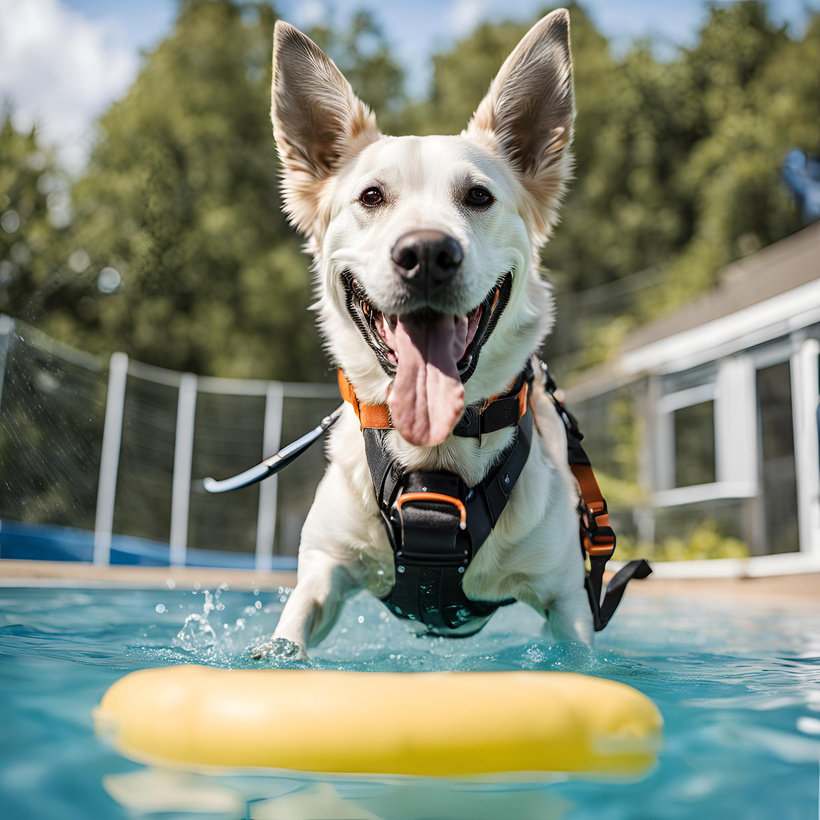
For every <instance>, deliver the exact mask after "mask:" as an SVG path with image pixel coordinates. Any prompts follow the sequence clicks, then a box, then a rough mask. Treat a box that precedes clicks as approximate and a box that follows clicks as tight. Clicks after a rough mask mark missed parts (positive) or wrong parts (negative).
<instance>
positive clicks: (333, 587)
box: [251, 554, 362, 660]
mask: <svg viewBox="0 0 820 820" xmlns="http://www.w3.org/2000/svg"><path fill="white" fill-rule="evenodd" d="M313 557H314V559H315V560H313V561H311V562H310V564H309V566H308V567H307V568H305V569H302V568H301V567H300V570H299V582H298V584H297V585H296V587H295V589H294V590H293V592H292V593H291V595H290V598H289V599H288V601H287V603H286V604H285V608H284V610H283V611H282V615H281V617H280V618H279V623H278V624H277V626H276V629H275V630H274V633H273V637H272V638H271V639H270V640H269V641H264V642H262V643H260V644H258V645H255V646H253V647H252V648H251V655H252V657H253V658H255V659H257V660H258V659H260V658H264V657H268V656H271V655H276V656H279V657H295V658H297V659H300V660H304V659H306V658H307V652H306V647H308V646H309V645H315V644H317V643H319V642H320V641H321V640H322V639H323V638H324V637H325V636H326V635H327V634H328V632H330V630H331V629H332V628H333V625H334V624H335V623H336V620H337V619H338V617H339V613H340V612H341V610H342V604H343V603H344V602H345V600H346V599H347V598H348V597H349V595H350V594H351V593H352V592H354V591H356V590H358V589H361V587H362V583H361V582H360V581H357V580H356V579H355V578H354V577H353V576H352V575H351V573H350V571H349V569H348V568H347V567H345V566H344V565H342V564H340V563H338V562H336V561H335V560H334V559H333V557H332V556H329V555H320V554H316V555H315V556H313ZM303 561H304V557H303V558H301V559H300V563H302V562H303Z"/></svg>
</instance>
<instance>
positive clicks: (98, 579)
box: [0, 559, 820, 612]
mask: <svg viewBox="0 0 820 820" xmlns="http://www.w3.org/2000/svg"><path fill="white" fill-rule="evenodd" d="M222 583H225V584H227V585H228V586H229V587H230V588H231V589H235V590H240V591H241V590H249V591H250V590H253V589H260V590H276V589H278V588H279V587H293V586H294V585H295V584H296V573H295V572H263V571H255V570H235V569H234V570H231V569H214V568H201V567H134V566H96V565H94V564H86V563H80V562H59V561H17V560H9V559H4V560H0V587H26V586H31V587H66V586H69V587H106V588H111V587H115V588H116V587H121V588H123V589H133V588H160V587H164V588H169V587H170V588H174V589H194V588H204V589H213V588H214V587H217V586H218V585H219V584H222ZM197 585H199V586H197ZM628 594H629V596H630V597H647V598H703V599H711V600H726V599H729V600H733V601H737V602H739V603H740V602H745V603H750V602H755V603H756V604H758V605H760V606H764V607H765V608H767V609H769V608H775V609H783V608H785V609H789V610H803V611H816V612H820V573H816V572H813V573H803V574H800V575H776V576H769V577H764V578H710V579H692V580H690V579H670V578H652V577H650V578H647V579H646V580H645V581H639V582H634V583H632V584H630V587H629V593H628Z"/></svg>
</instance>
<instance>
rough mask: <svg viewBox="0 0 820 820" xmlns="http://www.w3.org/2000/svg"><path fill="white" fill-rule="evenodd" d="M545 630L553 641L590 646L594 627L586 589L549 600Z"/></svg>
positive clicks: (546, 609)
mask: <svg viewBox="0 0 820 820" xmlns="http://www.w3.org/2000/svg"><path fill="white" fill-rule="evenodd" d="M545 615H546V618H547V623H546V624H545V626H546V630H545V631H546V632H548V633H549V634H551V636H552V639H553V640H555V641H572V642H574V643H583V644H587V645H588V646H592V643H593V639H594V636H595V629H594V627H593V624H592V613H591V612H590V609H589V601H588V600H587V595H586V590H585V589H583V588H582V589H581V590H580V591H579V592H576V593H573V594H571V595H565V596H563V597H562V598H557V599H554V600H552V601H550V603H549V606H548V607H545Z"/></svg>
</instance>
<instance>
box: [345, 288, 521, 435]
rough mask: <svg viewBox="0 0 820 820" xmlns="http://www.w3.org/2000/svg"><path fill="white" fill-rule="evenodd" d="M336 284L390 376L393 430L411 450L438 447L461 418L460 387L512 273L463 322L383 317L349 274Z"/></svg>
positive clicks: (418, 315) (421, 314)
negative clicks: (342, 287) (415, 445)
mask: <svg viewBox="0 0 820 820" xmlns="http://www.w3.org/2000/svg"><path fill="white" fill-rule="evenodd" d="M342 281H343V283H344V288H345V293H346V298H347V309H348V311H349V313H350V315H351V317H352V318H353V321H354V322H355V323H356V325H357V327H358V328H359V330H360V331H361V333H362V335H363V336H364V339H365V341H366V342H367V343H368V344H369V345H370V347H371V348H372V349H373V351H374V352H375V353H376V357H377V358H378V360H379V364H380V365H381V367H382V368H383V369H384V371H385V372H386V373H387V374H388V375H391V376H395V379H394V382H393V385H392V387H391V390H390V399H389V406H390V413H391V417H392V419H393V423H394V425H395V426H396V428H397V429H398V430H399V432H400V433H401V434H402V436H403V437H404V438H405V439H407V440H408V441H410V442H411V443H412V444H419V445H433V444H440V443H441V442H442V441H444V439H445V438H447V436H448V435H449V434H450V432H451V431H452V429H453V427H454V426H455V425H456V423H457V422H458V420H459V419H460V418H461V415H462V413H463V412H464V386H463V385H464V382H466V381H467V380H468V379H469V378H470V376H471V375H472V374H473V372H474V371H475V368H476V366H477V364H478V357H479V354H480V352H481V349H482V347H483V346H484V343H485V342H486V341H487V339H488V338H489V336H490V334H491V333H492V331H493V329H494V328H495V325H496V324H497V322H498V319H499V317H500V316H501V313H502V312H503V310H504V308H505V307H506V306H507V302H508V301H509V298H510V291H511V289H512V273H507V274H506V275H505V276H504V277H503V278H502V279H501V281H500V282H499V283H498V284H497V285H495V286H494V287H493V289H492V290H491V291H490V292H489V293H488V294H487V296H486V297H485V298H484V300H483V301H482V302H481V304H479V305H478V306H477V307H476V308H474V309H473V310H471V311H470V312H469V313H467V314H466V315H464V316H458V315H455V314H447V313H438V312H436V311H433V310H421V311H415V312H413V313H409V314H403V315H395V314H394V315H387V314H384V313H382V312H381V311H378V310H376V308H375V307H374V306H373V305H372V304H371V303H370V302H369V301H368V299H367V295H366V293H365V291H364V288H362V286H361V285H360V284H359V282H357V281H356V280H355V279H354V278H353V276H352V275H351V274H349V273H344V274H343V275H342Z"/></svg>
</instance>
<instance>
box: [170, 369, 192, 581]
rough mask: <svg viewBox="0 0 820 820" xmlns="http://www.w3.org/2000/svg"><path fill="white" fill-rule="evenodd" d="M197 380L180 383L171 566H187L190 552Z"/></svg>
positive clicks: (185, 376)
mask: <svg viewBox="0 0 820 820" xmlns="http://www.w3.org/2000/svg"><path fill="white" fill-rule="evenodd" d="M196 391H197V377H196V376H195V375H194V374H193V373H183V374H182V376H181V377H180V380H179V398H178V400H177V429H176V439H175V442H174V477H173V482H172V485H171V537H170V539H169V543H170V545H171V547H170V553H169V563H170V564H171V566H184V564H185V555H186V552H187V550H188V508H189V505H190V500H191V464H192V462H193V457H194V422H195V419H196Z"/></svg>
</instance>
